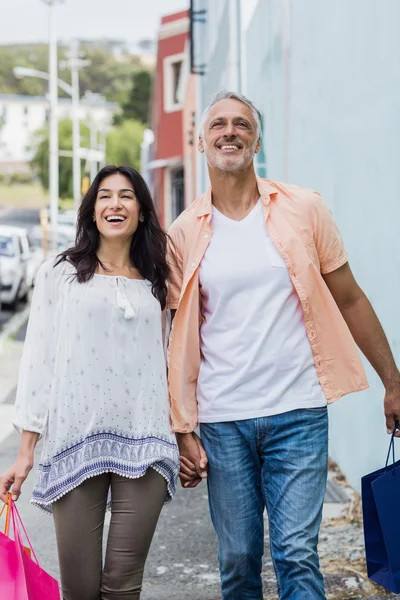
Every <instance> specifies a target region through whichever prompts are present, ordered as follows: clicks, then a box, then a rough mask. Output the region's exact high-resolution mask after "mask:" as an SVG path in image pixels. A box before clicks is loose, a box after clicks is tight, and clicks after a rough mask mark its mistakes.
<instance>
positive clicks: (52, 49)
mask: <svg viewBox="0 0 400 600" xmlns="http://www.w3.org/2000/svg"><path fill="white" fill-rule="evenodd" d="M48 5H49V11H50V19H49V24H50V32H49V96H50V140H49V146H50V157H49V187H50V220H51V231H52V239H51V242H52V244H51V246H52V250H53V251H57V242H58V240H57V222H58V193H59V182H58V115H57V104H58V84H57V80H58V68H57V34H56V6H55V0H49V1H48Z"/></svg>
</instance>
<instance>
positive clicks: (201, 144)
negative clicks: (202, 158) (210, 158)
mask: <svg viewBox="0 0 400 600" xmlns="http://www.w3.org/2000/svg"><path fill="white" fill-rule="evenodd" d="M197 148H198V150H199V152H201V153H203V152H204V142H203V138H202V137H201V135H199V142H198V144H197Z"/></svg>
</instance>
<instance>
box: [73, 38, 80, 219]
mask: <svg viewBox="0 0 400 600" xmlns="http://www.w3.org/2000/svg"><path fill="white" fill-rule="evenodd" d="M71 50H72V52H71V84H72V171H73V196H74V209H75V210H76V211H77V210H78V208H79V204H80V200H81V159H80V156H79V148H80V145H81V141H80V125H79V73H78V52H77V50H78V48H77V44H75V43H74V44H73V46H72V48H71Z"/></svg>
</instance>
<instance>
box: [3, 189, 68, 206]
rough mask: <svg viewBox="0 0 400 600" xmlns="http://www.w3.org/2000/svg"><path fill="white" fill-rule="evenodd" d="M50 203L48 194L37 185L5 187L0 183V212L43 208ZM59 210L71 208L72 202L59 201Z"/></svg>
mask: <svg viewBox="0 0 400 600" xmlns="http://www.w3.org/2000/svg"><path fill="white" fill-rule="evenodd" d="M49 202H50V197H49V192H48V191H47V190H43V188H42V187H41V186H40V185H39V184H37V183H32V184H25V185H17V184H14V185H6V184H4V183H0V210H1V209H3V208H32V209H35V208H36V209H40V208H44V207H45V206H46V205H47V204H48V203H49ZM60 208H61V209H63V210H69V209H72V208H73V200H72V199H71V198H68V199H66V200H60Z"/></svg>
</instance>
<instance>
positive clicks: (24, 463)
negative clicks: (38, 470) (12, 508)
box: [0, 456, 33, 502]
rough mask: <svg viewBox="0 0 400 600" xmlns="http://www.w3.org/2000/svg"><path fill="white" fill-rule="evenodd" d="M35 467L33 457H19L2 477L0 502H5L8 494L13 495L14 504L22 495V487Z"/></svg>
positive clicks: (0, 476) (0, 481)
mask: <svg viewBox="0 0 400 600" xmlns="http://www.w3.org/2000/svg"><path fill="white" fill-rule="evenodd" d="M32 467H33V457H30V456H18V457H17V459H16V461H15V462H14V464H13V465H12V466H11V467H10V468H9V469H7V471H5V472H4V473H3V474H2V475H0V500H3V502H5V501H6V500H7V494H8V493H9V492H11V493H12V499H13V500H14V502H15V501H16V500H18V498H19V497H20V495H21V487H22V484H23V483H24V481H25V479H26V478H27V477H28V475H29V473H30V471H31V470H32Z"/></svg>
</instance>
